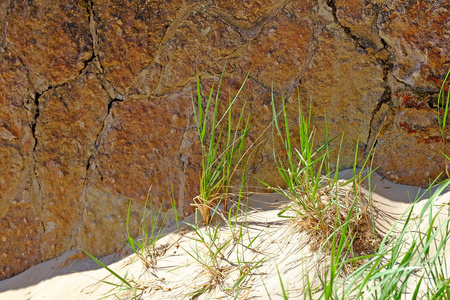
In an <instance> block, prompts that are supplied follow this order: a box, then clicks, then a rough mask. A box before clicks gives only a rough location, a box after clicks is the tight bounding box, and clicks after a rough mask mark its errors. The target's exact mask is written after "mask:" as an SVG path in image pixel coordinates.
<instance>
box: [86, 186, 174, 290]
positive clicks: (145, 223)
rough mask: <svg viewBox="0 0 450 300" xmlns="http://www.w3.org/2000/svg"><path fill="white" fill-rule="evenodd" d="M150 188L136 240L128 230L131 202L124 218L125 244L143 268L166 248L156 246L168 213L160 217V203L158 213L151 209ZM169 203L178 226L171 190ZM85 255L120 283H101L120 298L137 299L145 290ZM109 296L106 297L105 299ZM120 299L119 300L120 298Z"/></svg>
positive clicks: (143, 287) (151, 264)
mask: <svg viewBox="0 0 450 300" xmlns="http://www.w3.org/2000/svg"><path fill="white" fill-rule="evenodd" d="M150 191H151V187H150V189H149V190H148V193H147V203H149V208H148V209H147V204H146V205H145V209H144V210H143V213H142V217H141V221H140V225H139V231H140V236H139V237H138V238H133V237H132V235H131V233H130V230H129V224H130V216H131V201H130V202H129V204H128V210H127V218H126V222H125V224H126V230H127V242H128V246H129V247H130V248H131V249H132V250H133V252H134V254H135V255H136V256H137V257H138V258H139V259H140V260H141V262H142V264H143V265H144V266H145V268H150V267H155V266H156V263H157V258H158V257H159V256H162V255H164V253H165V251H166V250H167V246H162V245H161V246H158V241H159V239H160V238H161V236H162V235H163V226H164V225H165V221H166V218H167V215H168V213H169V212H170V210H169V211H167V212H165V213H164V216H162V209H163V203H161V205H160V207H159V209H158V211H155V210H154V208H153V202H152V199H151V197H150ZM170 203H171V205H172V210H173V212H174V216H175V221H176V223H177V228H178V227H179V226H178V216H177V211H176V203H175V199H174V196H173V189H172V194H171V198H170ZM83 252H84V253H86V255H88V256H89V257H90V258H91V259H92V260H94V261H95V262H96V263H97V264H99V265H100V266H101V267H102V268H104V269H105V270H107V271H108V272H109V273H110V274H111V275H112V276H114V277H115V278H117V279H118V280H119V281H120V283H114V282H110V281H105V280H102V281H101V282H103V283H106V284H109V285H112V286H113V287H114V288H115V291H116V292H121V293H122V294H123V295H122V297H126V298H130V299H137V297H138V294H140V293H142V292H143V291H144V290H145V288H146V287H145V286H142V285H141V284H139V283H137V282H135V281H134V280H132V279H127V277H128V276H127V273H126V274H125V275H124V276H120V275H119V274H118V273H117V272H114V271H113V270H112V269H111V268H109V267H108V266H106V265H105V264H103V263H102V262H101V261H100V260H98V259H97V258H96V257H94V256H93V255H91V254H90V253H88V252H87V251H85V250H83ZM109 296H110V295H106V296H105V298H107V297H109ZM122 297H121V298H122Z"/></svg>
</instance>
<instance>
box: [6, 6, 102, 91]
mask: <svg viewBox="0 0 450 300" xmlns="http://www.w3.org/2000/svg"><path fill="white" fill-rule="evenodd" d="M9 2H10V3H9V6H8V8H7V14H8V15H7V20H6V21H7V28H6V36H7V40H8V42H9V45H10V47H11V48H12V49H15V50H16V51H17V53H18V55H19V57H20V59H21V60H22V62H23V64H24V65H25V66H26V67H27V68H28V70H29V71H30V73H31V74H30V81H31V82H32V83H33V84H34V86H35V88H36V89H38V90H43V89H45V87H44V86H48V85H57V84H61V83H64V82H66V81H67V80H69V79H73V78H74V77H76V76H77V75H78V74H79V73H80V71H81V70H82V69H83V68H84V65H85V62H87V61H88V60H89V59H91V58H92V55H93V52H92V36H91V35H90V33H89V23H88V20H89V19H88V18H89V15H88V13H87V12H86V10H85V9H84V8H83V7H81V6H79V5H78V4H77V3H78V1H77V0H69V1H64V2H59V3H55V2H53V1H46V0H37V1H15V0H11V1H9Z"/></svg>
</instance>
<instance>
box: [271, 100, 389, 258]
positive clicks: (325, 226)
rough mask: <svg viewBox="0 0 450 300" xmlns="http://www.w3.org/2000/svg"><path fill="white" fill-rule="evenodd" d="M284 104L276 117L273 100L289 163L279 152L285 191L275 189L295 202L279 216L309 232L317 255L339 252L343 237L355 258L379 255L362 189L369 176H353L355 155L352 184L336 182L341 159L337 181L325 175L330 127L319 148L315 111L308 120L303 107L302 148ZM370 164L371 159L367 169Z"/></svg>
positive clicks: (371, 210)
mask: <svg viewBox="0 0 450 300" xmlns="http://www.w3.org/2000/svg"><path fill="white" fill-rule="evenodd" d="M281 102H282V103H281V104H282V110H281V113H277V112H276V109H275V101H274V99H273V96H272V111H273V123H274V127H275V129H276V134H277V135H278V137H279V138H280V139H281V144H282V146H283V147H284V150H285V152H286V155H287V162H283V161H282V160H281V159H280V158H278V157H277V156H276V155H275V152H274V155H275V160H276V162H277V170H278V173H279V174H280V175H281V177H282V178H283V180H284V182H285V184H286V186H287V189H279V188H273V189H274V190H275V191H277V192H278V193H280V194H281V195H283V196H285V197H287V198H288V199H290V200H291V201H292V204H291V205H289V206H287V207H286V208H285V209H283V210H282V211H281V212H280V213H279V216H280V217H284V218H290V219H292V220H293V222H295V223H296V225H297V227H298V228H299V230H300V231H302V232H304V233H305V234H306V237H307V242H308V245H309V247H310V248H311V250H313V251H319V250H321V251H324V253H326V254H330V253H332V251H333V249H335V248H336V244H335V243H341V242H342V238H343V237H345V245H343V249H345V250H346V253H350V255H352V256H355V255H361V254H364V253H371V252H374V251H376V249H377V246H378V244H379V241H380V240H381V239H380V234H379V233H378V232H377V231H376V228H375V226H374V219H373V215H374V207H373V205H372V203H371V202H370V201H369V199H367V197H365V196H364V195H363V194H362V193H361V191H360V189H359V185H360V183H361V182H362V181H363V180H364V178H365V177H364V178H362V176H361V174H356V173H355V170H356V165H357V153H356V155H355V161H354V176H353V178H352V179H351V180H348V181H346V182H339V181H338V180H337V173H338V171H339V155H338V158H337V163H336V166H337V167H336V170H335V171H336V173H335V176H334V178H331V177H330V175H331V174H330V173H328V174H323V173H325V170H330V168H329V165H328V164H329V157H330V155H329V154H330V152H331V151H332V149H330V143H331V142H332V140H333V139H329V137H328V129H327V125H326V124H325V129H326V141H325V143H324V144H322V145H321V146H319V147H317V146H316V145H315V143H314V136H315V130H314V129H313V128H312V127H311V123H310V120H311V110H310V113H309V115H308V116H304V115H303V110H302V106H301V104H300V103H299V106H298V107H299V111H298V115H299V119H298V135H299V144H298V146H297V147H295V146H294V145H293V143H292V137H291V135H292V133H291V132H292V131H291V129H290V127H289V122H288V117H287V111H286V104H285V101H284V99H283V98H282V101H281ZM299 102H300V101H299ZM278 115H282V121H279V120H278ZM282 127H283V128H282ZM341 145H342V138H341ZM357 147H358V145H357ZM367 163H368V159H366V161H365V163H364V165H366V164H367ZM344 229H345V231H344Z"/></svg>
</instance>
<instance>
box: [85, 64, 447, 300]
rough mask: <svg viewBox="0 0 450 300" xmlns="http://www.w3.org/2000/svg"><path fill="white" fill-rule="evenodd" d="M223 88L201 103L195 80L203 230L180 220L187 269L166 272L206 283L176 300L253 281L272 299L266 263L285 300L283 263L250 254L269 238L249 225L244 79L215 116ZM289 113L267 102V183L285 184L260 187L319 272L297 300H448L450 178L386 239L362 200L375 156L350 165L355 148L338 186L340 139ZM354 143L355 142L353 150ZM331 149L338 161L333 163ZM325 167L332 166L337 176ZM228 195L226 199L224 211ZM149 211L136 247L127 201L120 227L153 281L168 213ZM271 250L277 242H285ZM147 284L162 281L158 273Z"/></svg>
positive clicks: (230, 291) (303, 115) (247, 287)
mask: <svg viewBox="0 0 450 300" xmlns="http://www.w3.org/2000/svg"><path fill="white" fill-rule="evenodd" d="M449 75H450V71H449V73H448V74H447V76H446V77H445V79H444V83H443V85H442V87H441V92H440V93H439V100H438V125H439V128H440V131H441V136H442V140H443V146H444V147H443V149H444V150H443V154H444V157H445V158H446V159H447V160H448V159H449V158H448V157H446V156H445V154H446V153H445V150H446V149H445V142H446V135H445V130H446V121H447V115H448V109H449V102H450V93H449V92H448V91H446V90H445V82H446V81H447V80H448V78H449ZM222 80H223V74H222V76H221V78H220V80H219V83H218V86H217V90H216V91H214V85H213V87H212V88H211V90H210V91H209V96H208V97H203V96H202V93H201V84H200V76H199V75H198V74H197V76H196V88H197V91H196V97H194V96H192V104H193V111H194V117H195V120H196V125H197V130H198V138H199V142H200V145H201V152H202V164H201V174H200V176H199V195H198V196H197V197H196V198H195V199H194V202H195V206H196V208H197V210H198V211H199V212H200V216H201V218H202V221H200V220H199V218H198V214H196V215H195V219H194V221H193V222H191V223H189V222H185V223H186V224H187V227H188V229H189V232H190V234H192V237H190V238H189V239H190V242H191V243H190V244H189V247H181V248H182V250H183V252H184V253H186V254H187V256H188V257H190V258H191V261H190V262H189V263H187V264H186V265H185V266H177V267H175V268H174V270H176V269H179V268H185V269H186V271H187V270H190V269H191V268H197V267H198V268H200V270H201V271H200V272H201V274H206V275H207V276H208V278H209V280H208V282H207V283H202V284H198V285H196V284H195V282H192V285H191V286H188V287H186V288H185V289H184V290H183V291H182V292H180V293H181V294H180V295H178V296H179V297H181V298H183V297H184V298H192V299H196V298H202V297H203V299H210V298H213V297H214V296H213V295H216V293H218V292H221V293H223V295H225V296H226V297H228V298H230V299H246V297H251V292H252V289H251V287H252V284H253V283H252V280H254V279H255V278H259V279H260V282H261V283H262V284H263V285H264V289H265V290H266V292H267V296H268V298H270V299H272V296H273V295H272V292H273V291H272V290H270V289H268V288H267V287H266V285H265V283H264V280H263V276H262V274H261V273H259V271H258V270H259V268H260V267H261V266H269V267H272V268H273V273H274V275H277V279H278V280H279V287H280V291H281V293H279V295H280V296H281V297H282V298H283V299H288V298H289V297H290V296H291V295H294V293H293V292H292V291H290V290H289V289H288V285H286V284H285V283H284V282H283V276H282V272H281V271H280V269H279V266H280V264H279V263H280V261H277V260H276V257H277V256H276V255H275V256H271V255H269V254H267V253H266V252H264V249H259V248H258V247H259V246H258V245H260V244H261V242H262V241H263V240H264V239H266V236H265V235H266V234H267V233H266V231H265V230H262V231H260V232H257V233H254V232H252V231H251V224H250V222H248V213H249V209H250V208H249V205H248V193H247V189H248V187H247V185H246V181H247V177H248V176H249V175H248V162H249V157H250V156H251V154H252V151H254V149H255V148H256V147H257V145H250V146H248V145H247V146H246V139H247V137H248V135H249V133H250V130H251V129H252V126H251V125H250V123H249V118H247V119H244V117H243V115H244V112H245V103H243V104H242V105H241V106H240V108H237V107H236V105H237V103H238V96H239V94H240V92H241V90H242V88H243V87H244V84H245V80H244V82H243V84H242V86H241V87H240V89H239V91H238V92H237V94H236V96H235V97H233V98H231V97H230V98H229V99H228V103H227V104H226V105H225V106H224V113H222V114H219V110H220V109H219V106H220V103H219V100H220V99H221V98H220V97H219V93H220V90H221V85H222ZM277 101H279V102H278V103H277ZM277 107H279V111H277ZM297 108H298V110H297ZM233 109H238V111H239V113H240V117H239V118H238V120H233V118H232V110H233ZM289 109H290V107H288V106H287V105H286V103H285V101H284V98H283V97H282V98H281V99H275V97H274V96H273V95H272V119H273V120H272V126H273V137H274V141H275V140H279V141H281V143H280V145H281V147H282V150H283V151H284V153H283V154H284V155H283V157H282V158H281V157H280V156H279V155H278V153H279V152H277V151H276V149H275V148H276V147H275V145H274V151H273V155H274V159H275V162H276V166H275V167H274V174H278V175H279V176H280V177H281V178H282V179H283V181H284V184H285V187H284V188H280V187H272V186H270V185H267V186H269V187H270V188H271V189H272V190H273V191H275V192H277V193H279V194H280V195H282V196H283V197H286V198H288V199H289V200H290V204H289V205H287V206H285V207H284V208H281V209H280V212H279V214H278V217H279V220H280V222H281V223H283V224H291V226H292V227H293V228H294V229H295V231H296V232H298V233H299V234H302V236H303V237H304V240H303V242H306V243H307V245H308V247H309V249H310V250H311V251H312V252H313V253H315V259H316V262H315V263H316V264H317V265H319V266H320V271H318V272H313V273H311V274H309V273H307V274H303V275H304V276H303V277H304V278H306V280H305V284H304V286H303V288H302V289H301V294H302V296H303V299H312V298H314V299H327V300H328V299H342V300H344V299H383V300H384V299H405V297H406V298H407V296H406V295H409V296H408V297H412V299H450V288H449V284H450V274H448V272H447V261H446V257H445V255H446V253H447V251H448V249H447V244H448V242H449V239H450V210H449V208H448V207H449V206H448V204H437V201H438V200H439V196H440V194H441V193H442V192H443V191H444V190H445V189H446V188H447V187H448V186H449V185H450V181H449V180H445V181H443V182H440V183H439V184H438V182H437V180H436V181H435V182H434V183H433V185H435V187H434V192H433V189H432V186H430V188H429V189H426V190H425V191H424V192H422V193H420V194H418V195H417V196H416V197H415V199H414V202H413V204H412V205H411V207H410V208H409V209H408V210H406V211H405V212H404V214H403V215H401V216H397V217H395V219H396V221H395V222H393V224H392V226H391V227H390V228H386V229H385V230H384V231H382V230H380V229H379V228H377V226H376V217H375V215H377V214H378V213H380V212H379V211H377V208H376V207H375V206H374V204H373V202H372V199H371V195H370V190H371V176H372V172H373V171H374V170H373V168H372V160H371V159H372V157H373V155H372V154H373V152H374V151H375V149H374V148H372V149H371V151H370V153H369V155H367V157H366V158H365V159H363V160H361V159H360V158H358V151H357V150H355V155H354V156H355V157H354V164H353V176H352V178H350V179H349V180H345V181H343V180H338V177H337V174H338V171H339V157H340V155H339V153H340V149H341V147H342V144H343V141H344V138H345V137H344V136H343V135H339V136H337V137H332V138H330V137H329V134H328V128H327V124H326V122H325V124H324V125H323V126H324V128H325V141H323V142H322V143H320V144H318V143H317V141H316V136H315V129H314V127H313V126H312V124H311V109H309V112H305V111H304V108H303V107H302V105H301V102H300V99H299V102H298V105H297V106H296V107H295V109H296V110H297V111H296V113H297V114H298V119H297V120H296V122H295V123H296V124H298V127H295V128H294V127H292V126H291V123H289V118H288V115H290V113H289ZM233 122H235V124H233ZM294 141H296V142H294ZM274 143H275V142H274ZM332 145H337V146H332ZM358 146H359V145H358V143H356V145H355V149H358ZM246 147H247V148H246ZM332 152H336V153H334V154H336V155H331V153H332ZM332 156H333V157H336V159H335V161H331V157H332ZM447 160H446V171H447V164H448V161H447ZM361 161H362V163H361ZM358 162H360V163H358ZM331 166H335V167H334V169H333V168H332V167H331ZM358 166H359V167H362V169H361V170H362V171H361V172H358V171H357V167H358ZM237 170H239V171H240V174H241V177H240V178H238V180H239V185H238V186H237V187H236V188H235V189H234V190H236V192H235V193H231V192H230V188H231V186H232V184H233V182H236V178H235V177H236V174H237V172H236V171H237ZM364 172H365V173H364ZM447 172H448V171H447ZM363 184H365V185H366V186H367V185H368V189H369V195H365V194H364V193H363V192H362V189H361V186H362V185H363ZM169 194H170V195H171V203H172V205H173V208H174V210H173V212H174V214H175V219H176V222H177V228H178V229H179V228H180V225H179V223H178V222H180V223H181V222H182V220H178V216H177V215H176V212H177V211H176V207H175V200H174V199H173V189H172V190H171V191H169ZM425 196H429V199H428V200H426V201H425V202H423V201H422V202H421V207H422V209H421V210H420V211H417V209H416V205H417V204H418V203H419V201H420V200H422V199H423V198H424V197H425ZM231 197H234V201H233V202H231V203H228V200H229V199H231ZM148 203H149V207H148V208H149V210H150V213H149V214H144V215H143V216H142V217H141V220H142V222H141V226H140V231H141V235H140V238H139V239H135V238H133V237H132V236H131V234H130V232H129V231H128V224H129V221H130V210H131V203H130V206H129V208H128V217H127V222H126V223H127V224H126V227H127V232H128V244H129V247H130V248H131V249H132V250H133V251H134V252H135V254H136V256H137V257H139V258H140V260H141V261H142V263H143V265H144V266H145V267H146V268H153V269H155V272H157V261H158V254H162V252H159V250H158V249H161V247H162V245H161V244H160V239H161V237H162V233H163V231H162V229H161V227H160V225H161V224H164V222H165V220H166V216H167V215H166V214H163V213H162V210H161V207H160V208H159V209H157V210H156V209H155V208H154V207H153V204H152V201H149V202H148ZM228 205H230V206H229V207H228ZM280 237H286V235H280ZM180 239H181V238H180ZM276 242H277V243H280V244H281V243H282V242H284V241H282V240H277V241H276ZM166 247H167V246H166ZM299 247H300V245H299ZM87 254H88V255H89V256H90V257H91V258H92V259H93V260H95V261H96V262H97V263H98V264H99V265H100V266H101V267H102V268H105V269H106V270H107V271H108V272H110V274H111V275H112V277H114V278H115V279H116V280H118V281H117V282H116V283H115V282H112V281H106V280H104V281H102V282H104V283H107V284H109V285H112V286H113V287H114V288H116V290H118V291H125V292H126V295H127V297H130V298H136V299H138V298H139V297H140V295H141V294H142V292H143V291H144V290H145V289H146V288H147V289H148V287H146V288H143V285H142V284H140V283H138V282H137V281H135V280H134V279H133V278H131V277H129V276H128V275H127V274H125V275H124V276H121V275H119V272H116V271H114V270H112V269H111V268H109V267H108V266H106V265H104V264H103V263H102V262H100V260H98V259H97V258H95V257H93V256H92V255H90V254H89V253H87ZM304 270H307V269H304ZM197 275H198V274H197ZM154 276H155V278H158V277H157V275H156V273H155V274H154ZM198 276H200V275H198ZM411 282H414V284H411ZM116 296H117V294H116ZM117 297H118V298H122V296H117ZM292 297H294V298H296V296H292ZM297 297H298V296H297Z"/></svg>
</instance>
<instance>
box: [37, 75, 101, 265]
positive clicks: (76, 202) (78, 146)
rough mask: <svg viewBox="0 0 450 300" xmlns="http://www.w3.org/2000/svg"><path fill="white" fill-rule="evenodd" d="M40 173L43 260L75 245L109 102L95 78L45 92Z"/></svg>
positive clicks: (41, 106) (39, 135) (40, 122)
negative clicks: (95, 152) (96, 147)
mask: <svg viewBox="0 0 450 300" xmlns="http://www.w3.org/2000/svg"><path fill="white" fill-rule="evenodd" d="M38 101H39V111H40V114H39V117H38V122H37V125H36V140H37V145H36V150H35V157H36V174H37V177H38V180H39V183H40V187H41V194H42V199H43V200H42V216H41V222H42V226H43V233H42V237H41V247H42V259H44V260H45V259H49V258H52V257H55V256H56V255H58V254H60V253H62V252H63V251H66V250H68V249H71V248H72V247H74V246H75V240H74V236H75V234H76V232H77V224H78V223H79V222H80V220H81V212H82V208H83V201H82V200H83V195H82V193H83V189H84V185H85V180H86V173H87V171H86V170H87V168H88V167H89V165H88V164H89V158H90V156H91V155H92V154H93V152H94V150H95V143H96V140H97V138H98V136H99V134H100V132H101V129H102V127H103V124H104V123H103V122H104V119H105V117H106V114H107V111H108V102H109V97H108V95H107V94H106V92H105V91H104V90H103V89H102V87H101V85H100V82H99V81H98V79H97V77H96V76H95V74H93V73H87V74H86V75H84V76H82V77H80V78H79V79H77V80H76V81H75V82H74V83H72V84H69V85H66V86H62V87H58V88H54V89H51V90H48V91H46V92H45V93H44V94H43V95H42V96H41V97H40V98H39V99H38Z"/></svg>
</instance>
